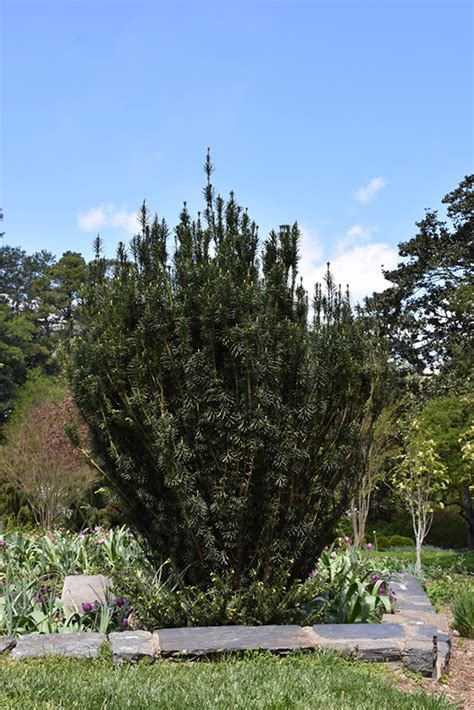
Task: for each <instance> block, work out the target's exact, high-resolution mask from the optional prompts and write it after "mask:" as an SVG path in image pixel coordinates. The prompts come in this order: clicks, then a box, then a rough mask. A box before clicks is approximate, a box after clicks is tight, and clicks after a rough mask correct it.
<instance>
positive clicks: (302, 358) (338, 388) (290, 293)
mask: <svg viewBox="0 0 474 710" xmlns="http://www.w3.org/2000/svg"><path fill="white" fill-rule="evenodd" d="M206 171H207V175H208V184H207V186H206V188H205V197H206V204H205V209H204V211H203V213H202V218H201V216H197V217H196V219H195V220H194V221H193V220H192V218H191V216H190V214H189V213H188V211H187V209H186V207H184V209H183V211H182V213H181V216H180V223H179V224H178V226H177V227H176V230H175V233H176V248H175V251H174V254H173V255H172V256H171V257H170V256H169V255H168V253H167V248H168V235H169V230H168V228H167V226H166V224H165V223H164V222H161V221H159V220H158V219H157V218H155V220H153V221H151V220H150V219H149V215H148V213H147V210H146V208H145V206H143V208H142V212H141V224H142V230H141V233H140V234H138V235H137V236H136V237H134V239H133V240H132V243H131V247H130V250H129V251H127V250H126V248H125V247H124V246H123V245H120V247H119V250H118V253H117V259H116V260H115V261H114V265H113V267H112V268H110V263H109V262H108V261H106V260H105V259H102V258H101V255H100V248H99V247H100V245H97V246H98V249H97V258H96V260H95V262H94V263H93V264H92V266H91V269H90V280H89V283H88V284H87V288H86V290H85V293H84V298H83V305H82V306H81V322H82V327H81V330H78V331H77V334H76V336H75V337H74V338H72V339H71V342H70V377H71V383H72V387H73V391H74V395H75V398H76V402H77V404H78V407H79V409H80V411H81V413H82V415H83V416H84V418H85V420H86V421H87V423H88V424H89V426H90V429H91V432H92V438H93V443H94V455H95V459H96V461H97V464H98V466H99V467H101V468H102V469H103V471H104V474H105V476H104V477H105V478H106V479H108V480H109V481H110V483H111V485H112V486H113V488H114V491H115V493H116V494H117V496H119V497H120V499H121V501H123V508H124V511H125V512H126V514H127V516H128V520H129V522H130V524H131V526H132V527H133V528H134V529H135V530H138V531H139V532H140V534H141V535H142V536H143V538H144V539H145V540H146V541H147V543H148V546H149V549H150V550H151V551H153V552H154V553H155V556H156V558H157V562H158V561H159V560H161V559H162V556H163V558H166V559H167V558H169V559H171V560H172V562H173V564H174V565H175V567H176V568H177V569H178V570H179V572H180V574H181V575H182V576H183V577H184V578H185V581H186V584H187V585H191V586H198V587H200V588H201V589H206V587H208V586H209V585H210V584H211V580H212V575H214V574H216V575H217V576H218V577H219V578H221V579H227V577H228V575H229V574H230V575H231V576H232V587H233V588H235V589H240V588H241V587H242V585H244V586H245V584H246V583H247V582H246V580H247V579H249V580H250V581H251V578H252V575H253V574H254V573H255V574H257V576H258V578H259V579H260V580H261V581H262V582H263V584H264V586H265V587H267V588H271V587H272V585H273V582H274V579H278V580H279V579H281V578H282V577H283V576H284V575H285V574H288V575H289V576H288V582H291V581H293V580H297V579H304V578H305V577H306V576H307V574H308V573H309V571H310V569H311V564H312V561H313V560H314V559H316V558H317V556H318V555H319V553H320V552H321V550H322V549H323V548H324V546H325V545H327V544H329V543H330V542H331V540H332V537H333V530H334V527H335V525H336V524H337V522H338V520H339V518H340V517H341V515H342V514H343V512H344V511H345V510H347V508H348V505H349V501H350V499H351V495H352V492H353V490H354V489H355V487H356V486H357V483H358V476H359V473H358V471H359V467H358V465H357V463H358V459H359V457H360V441H361V437H362V436H363V435H366V431H365V430H366V428H367V427H366V424H367V420H366V405H367V402H368V400H369V398H372V397H373V385H374V370H375V369H377V372H378V374H380V369H381V368H384V364H383V363H384V362H385V359H384V357H383V355H382V354H381V353H379V352H378V345H377V343H376V342H375V341H374V338H375V335H374V336H371V335H370V333H373V332H374V329H371V328H370V326H368V325H366V323H365V321H364V319H363V318H359V317H357V316H356V315H355V314H354V313H353V312H352V310H351V307H350V304H349V301H348V298H347V297H346V296H345V295H344V294H343V293H341V290H340V289H338V288H337V286H336V285H335V284H334V282H333V280H332V277H331V276H330V274H329V273H328V274H327V277H326V283H325V285H324V287H321V286H319V285H318V286H317V287H316V289H315V293H314V298H313V300H312V306H313V313H314V317H313V318H312V319H309V318H308V294H307V293H306V291H305V290H304V288H303V287H302V285H301V284H300V280H299V278H298V244H299V230H298V226H297V224H294V225H293V226H292V227H291V228H290V227H289V226H283V227H281V228H280V231H279V234H276V233H275V232H272V233H271V234H270V235H269V237H268V238H267V240H266V241H265V243H264V244H263V248H262V249H260V248H259V244H258V234H257V227H256V225H255V224H254V223H253V222H252V221H251V220H250V218H249V216H248V214H247V211H246V210H244V209H242V208H241V207H240V206H239V205H238V204H237V202H236V201H235V198H234V196H233V194H231V196H230V198H229V199H228V201H227V202H225V201H224V200H223V199H222V198H221V197H220V196H217V197H216V196H215V195H214V189H213V187H212V185H211V183H210V174H211V164H210V159H208V162H207V164H206ZM379 354H380V356H379ZM381 380H382V378H381V377H378V378H377V382H379V381H381ZM250 581H249V583H250Z"/></svg>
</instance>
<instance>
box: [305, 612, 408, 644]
mask: <svg viewBox="0 0 474 710" xmlns="http://www.w3.org/2000/svg"><path fill="white" fill-rule="evenodd" d="M391 616H392V618H393V615H391ZM311 628H312V629H313V631H314V633H315V634H317V635H318V637H320V638H325V639H331V640H335V639H337V640H339V641H344V640H345V639H348V640H354V639H357V640H358V639H394V638H399V639H403V637H404V633H403V626H402V625H401V624H396V623H386V624H315V625H314V626H312V627H311Z"/></svg>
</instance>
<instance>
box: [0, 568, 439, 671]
mask: <svg viewBox="0 0 474 710" xmlns="http://www.w3.org/2000/svg"><path fill="white" fill-rule="evenodd" d="M391 584H392V586H393V587H394V590H395V595H396V606H397V611H396V612H395V614H385V615H384V616H383V619H382V623H380V624H317V625H314V626H304V627H301V626H291V625H289V626H271V625H268V626H208V627H191V628H178V629H159V630H157V631H154V632H149V631H122V632H114V633H111V634H109V636H108V637H107V636H105V635H103V634H98V633H94V632H86V633H75V634H29V635H25V636H20V637H19V638H18V639H13V638H8V637H1V638H0V654H2V653H10V657H11V658H12V659H14V660H18V659H22V658H35V657H42V656H45V655H48V654H56V655H61V656H70V657H74V658H97V656H98V655H99V653H100V649H101V646H102V644H103V643H104V642H106V641H107V640H108V641H109V642H110V644H111V647H112V659H113V663H114V664H115V665H120V664H122V663H130V662H134V661H137V660H140V659H147V660H148V661H150V662H153V661H155V660H156V659H157V658H166V657H168V658H170V657H171V658H197V657H200V656H208V655H213V654H218V653H233V652H240V651H252V650H265V651H272V652H274V653H289V652H292V651H297V650H314V649H316V648H325V649H332V650H336V651H338V652H339V653H341V654H342V655H343V656H351V657H354V658H356V659H358V660H360V661H366V662H373V661H379V662H380V661H388V662H394V663H398V664H401V665H402V666H403V667H404V668H406V669H407V670H410V671H413V672H417V673H421V674H422V675H424V676H428V677H432V678H434V679H438V678H439V677H440V676H441V674H442V673H443V671H444V670H445V669H446V667H447V665H448V661H449V656H450V640H449V635H448V630H449V627H448V622H447V619H446V617H444V616H443V615H440V614H436V613H435V612H434V609H433V607H432V606H431V604H430V602H429V600H428V597H427V596H426V594H425V592H424V590H423V589H422V587H421V584H420V582H419V581H418V580H417V579H416V577H413V576H412V575H408V574H401V575H398V577H397V579H396V580H394V581H393V582H392V583H391Z"/></svg>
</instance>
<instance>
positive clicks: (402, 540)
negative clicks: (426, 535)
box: [387, 535, 415, 547]
mask: <svg viewBox="0 0 474 710" xmlns="http://www.w3.org/2000/svg"><path fill="white" fill-rule="evenodd" d="M387 543H388V544H387V547H415V541H414V540H413V539H412V538H411V537H403V535H390V537H389V538H388V539H387Z"/></svg>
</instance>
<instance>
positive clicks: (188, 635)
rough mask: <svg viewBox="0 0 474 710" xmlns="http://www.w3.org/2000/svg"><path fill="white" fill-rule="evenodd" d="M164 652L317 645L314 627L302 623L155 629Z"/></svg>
mask: <svg viewBox="0 0 474 710" xmlns="http://www.w3.org/2000/svg"><path fill="white" fill-rule="evenodd" d="M155 636H156V638H157V641H158V645H159V649H160V653H161V654H162V655H183V656H201V655H207V654H213V653H221V652H223V651H248V650H257V649H261V650H265V651H275V652H285V651H293V650H295V649H302V648H314V647H315V645H316V644H315V639H314V636H313V634H312V633H311V629H309V628H306V629H303V628H301V627H300V626H255V627H251V626H205V627H204V626H203V627H194V628H181V629H160V630H158V631H155Z"/></svg>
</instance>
